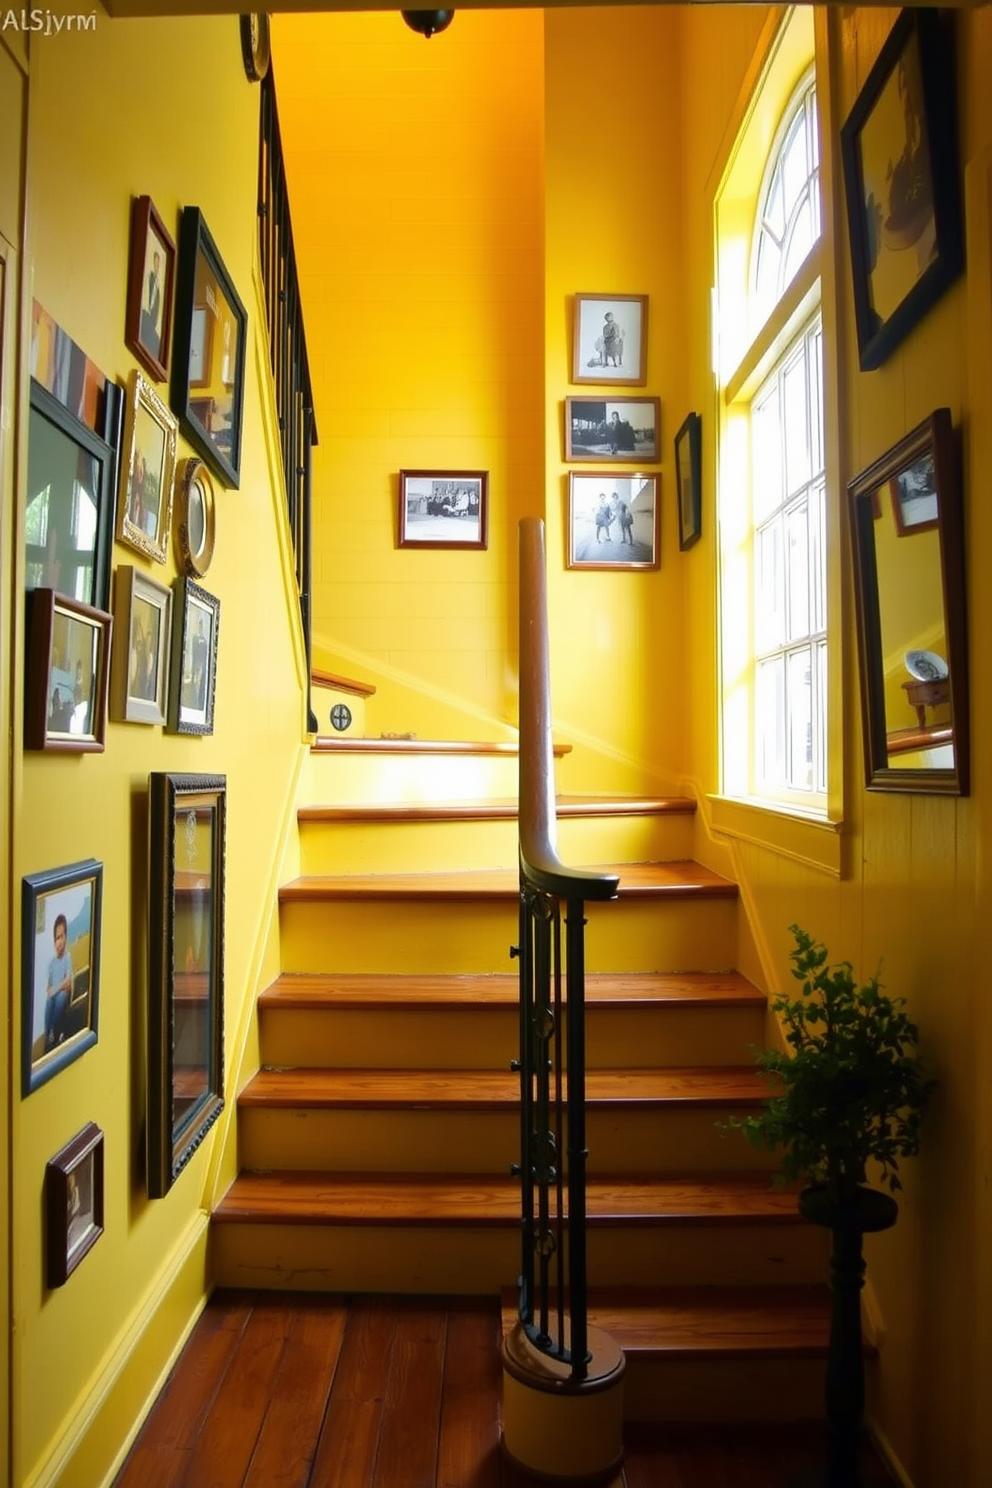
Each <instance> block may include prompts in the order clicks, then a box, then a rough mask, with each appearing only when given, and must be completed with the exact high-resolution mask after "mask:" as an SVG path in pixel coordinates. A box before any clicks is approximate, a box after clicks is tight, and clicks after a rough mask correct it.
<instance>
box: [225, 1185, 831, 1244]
mask: <svg viewBox="0 0 992 1488" xmlns="http://www.w3.org/2000/svg"><path fill="white" fill-rule="evenodd" d="M586 1203H587V1218H588V1223H589V1227H590V1228H591V1229H596V1228H600V1227H603V1226H607V1225H624V1226H628V1225H645V1224H647V1225H653V1226H660V1225H701V1224H702V1225H720V1224H724V1225H726V1224H732V1225H741V1224H775V1225H780V1224H781V1225H804V1224H806V1222H807V1221H805V1220H804V1219H803V1218H802V1216H801V1215H800V1213H799V1209H798V1205H797V1203H796V1194H795V1191H794V1190H792V1189H777V1188H773V1187H772V1184H771V1180H770V1178H769V1176H768V1174H766V1173H723V1174H712V1175H709V1176H706V1177H701V1176H695V1175H676V1176H668V1175H657V1176H651V1175H644V1176H634V1175H630V1174H625V1175H621V1176H619V1177H592V1178H590V1179H589V1183H588V1187H587V1196H586ZM214 1218H215V1219H217V1220H220V1221H222V1222H225V1223H229V1224H231V1223H234V1224H236V1223H255V1224H258V1223H283V1224H285V1223H292V1224H335V1225H363V1224H364V1225H371V1224H375V1225H417V1226H431V1225H435V1226H437V1225H451V1224H455V1225H458V1226H462V1227H464V1226H472V1227H475V1226H493V1225H500V1226H508V1227H510V1228H513V1229H515V1230H518V1229H519V1227H520V1180H519V1178H511V1177H509V1176H507V1177H500V1176H495V1177H494V1176H493V1175H492V1174H467V1175H466V1174H459V1175H455V1176H449V1175H444V1174H423V1175H419V1174H410V1173H392V1174H381V1173H380V1174H375V1173H370V1174H366V1173H315V1172H265V1173H253V1172H242V1173H241V1174H239V1176H238V1177H237V1178H236V1179H235V1181H234V1182H233V1183H232V1184H231V1186H230V1188H229V1189H228V1190H227V1193H226V1194H225V1195H224V1197H223V1198H222V1199H221V1201H220V1204H219V1205H218V1207H217V1208H216V1209H215V1211H214Z"/></svg>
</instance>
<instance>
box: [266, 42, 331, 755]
mask: <svg viewBox="0 0 992 1488" xmlns="http://www.w3.org/2000/svg"><path fill="white" fill-rule="evenodd" d="M258 242H259V251H260V255H261V263H262V283H263V286H264V291H265V318H266V322H267V325H268V332H269V360H270V364H271V367H272V379H273V382H274V384H275V393H276V412H277V414H278V418H279V439H280V445H281V448H282V464H283V470H284V472H285V477H286V501H287V504H288V509H289V527H290V532H291V533H292V538H293V551H294V554H295V558H296V582H297V584H298V586H299V591H300V615H301V618H302V622H303V638H304V644H305V646H306V657H307V677H308V679H309V676H310V660H311V651H312V642H311V623H312V616H311V608H310V606H311V589H310V571H311V513H310V479H311V451H312V449H313V447H314V445H315V444H316V443H317V423H316V419H315V417H314V408H313V391H312V388H311V385H310V366H309V362H308V361H307V338H306V334H305V332H304V329H303V308H302V305H301V303H300V285H299V280H298V278H297V274H296V252H295V250H294V247H293V224H292V221H291V220H290V214H289V190H288V187H287V184H286V169H285V164H284V161H283V154H282V140H281V138H280V134H279V113H278V110H277V108H276V85H275V77H274V74H273V70H272V68H271V67H270V68H269V70H268V72H267V73H266V75H265V77H264V78H263V79H262V101H261V127H260V131H259V150H258ZM307 686H308V688H309V681H308V683H307ZM307 726H308V728H309V729H310V731H311V732H312V733H315V732H316V729H317V719H316V716H315V714H314V711H313V706H312V704H311V702H310V699H309V692H308V697H307Z"/></svg>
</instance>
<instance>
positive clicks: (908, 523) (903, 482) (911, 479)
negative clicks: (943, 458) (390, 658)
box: [889, 449, 937, 537]
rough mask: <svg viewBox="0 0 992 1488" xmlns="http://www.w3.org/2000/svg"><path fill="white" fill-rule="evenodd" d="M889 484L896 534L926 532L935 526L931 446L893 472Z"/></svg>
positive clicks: (935, 502) (934, 476)
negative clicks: (903, 467) (893, 474)
mask: <svg viewBox="0 0 992 1488" xmlns="http://www.w3.org/2000/svg"><path fill="white" fill-rule="evenodd" d="M889 488H890V490H891V492H892V513H893V516H894V517H895V523H896V531H897V532H898V534H899V536H900V537H906V536H907V534H908V533H910V532H929V531H930V530H931V529H932V528H934V527H936V526H937V477H936V475H935V474H934V468H933V450H932V449H929V450H927V451H925V453H924V454H922V455H921V456H920V458H919V459H918V460H914V461H913V463H912V465H908V466H907V467H906V469H905V470H900V472H899V474H898V475H895V476H893V477H892V480H891V481H890V482H889Z"/></svg>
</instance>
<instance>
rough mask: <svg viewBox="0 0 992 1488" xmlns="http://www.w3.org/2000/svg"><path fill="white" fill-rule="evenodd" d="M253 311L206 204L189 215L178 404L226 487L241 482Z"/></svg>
mask: <svg viewBox="0 0 992 1488" xmlns="http://www.w3.org/2000/svg"><path fill="white" fill-rule="evenodd" d="M247 333H248V312H247V311H246V310H245V307H244V305H243V304H242V302H241V298H240V296H239V295H238V292H237V290H236V289H235V287H234V281H233V280H232V279H231V276H230V274H229V273H228V272H227V269H226V267H225V266H224V260H223V259H222V258H221V256H220V253H219V252H218V249H217V245H216V243H215V242H214V240H213V238H212V237H211V235H210V231H209V229H208V227H207V224H206V222H205V221H204V218H203V213H202V212H201V211H200V209H199V207H186V208H185V209H184V210H183V216H182V223H181V225H180V229H179V266H178V270H177V278H176V331H175V348H174V353H173V360H172V383H171V401H172V408H173V411H174V412H175V414H176V416H177V417H178V419H179V425H180V428H181V429H182V431H183V433H184V434H185V436H186V438H187V439H188V440H189V441H190V443H191V444H192V445H193V447H194V449H195V450H196V451H197V453H198V454H200V455H202V457H203V459H204V460H206V462H207V464H208V465H209V466H210V469H211V470H212V471H213V473H214V474H215V475H216V476H217V477H218V479H219V480H221V481H223V482H224V484H225V485H226V486H234V487H237V485H238V484H239V482H240V479H241V425H242V413H243V408H242V405H243V401H244V381H245V343H246V338H247Z"/></svg>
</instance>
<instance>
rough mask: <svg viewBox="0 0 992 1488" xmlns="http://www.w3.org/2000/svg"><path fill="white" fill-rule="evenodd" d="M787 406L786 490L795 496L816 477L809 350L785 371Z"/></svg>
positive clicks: (785, 416) (785, 411)
mask: <svg viewBox="0 0 992 1488" xmlns="http://www.w3.org/2000/svg"><path fill="white" fill-rule="evenodd" d="M782 381H783V394H784V396H783V403H784V419H785V488H786V491H787V492H789V494H790V495H791V494H792V493H793V492H795V491H798V490H799V489H800V488H801V487H802V486H804V485H805V484H806V482H807V481H808V480H809V478H810V475H811V474H812V471H811V468H810V452H809V421H808V417H807V414H808V409H807V405H806V399H807V392H808V389H807V382H806V357H805V348H803V349H802V351H801V354H800V355H799V356H798V357H796V358H795V359H794V360H793V361H792V363H791V364H790V365H789V366H788V367H787V368H786V369H785V376H784V377H783V379H782Z"/></svg>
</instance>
